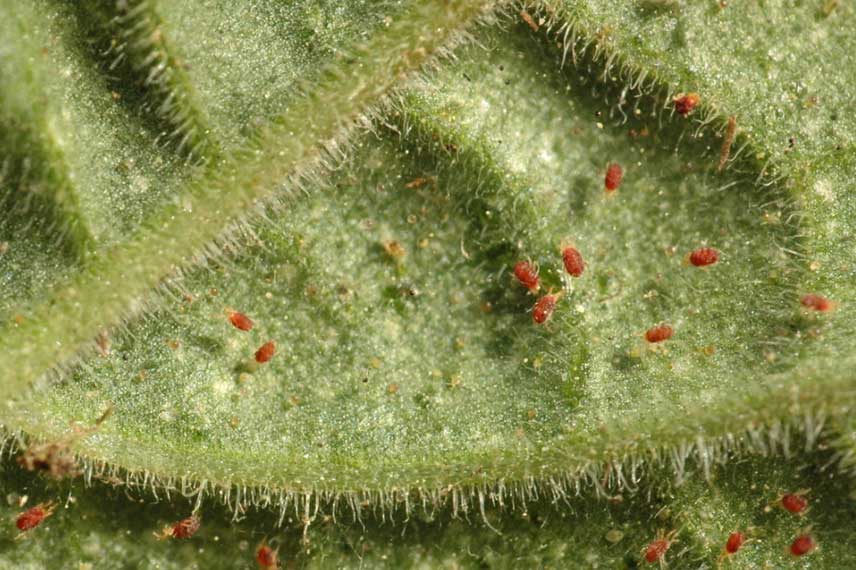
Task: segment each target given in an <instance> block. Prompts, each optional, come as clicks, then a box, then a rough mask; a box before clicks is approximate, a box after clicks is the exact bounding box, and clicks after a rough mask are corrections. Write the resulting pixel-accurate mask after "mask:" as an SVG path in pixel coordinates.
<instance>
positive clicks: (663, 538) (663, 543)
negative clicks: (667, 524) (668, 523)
mask: <svg viewBox="0 0 856 570" xmlns="http://www.w3.org/2000/svg"><path fill="white" fill-rule="evenodd" d="M676 534H677V531H674V530H673V531H671V532H670V533H669V534H663V532H662V531H660V532H658V533H657V537H656V538H655V539H654V540H653V541H651V543H650V544H648V546H646V547H645V562H648V563H649V564H653V563H654V562H659V561H661V560H663V557H664V556H665V555H666V551H667V550H669V547H670V546H672V543H673V542H675V540H674V538H675V535H676Z"/></svg>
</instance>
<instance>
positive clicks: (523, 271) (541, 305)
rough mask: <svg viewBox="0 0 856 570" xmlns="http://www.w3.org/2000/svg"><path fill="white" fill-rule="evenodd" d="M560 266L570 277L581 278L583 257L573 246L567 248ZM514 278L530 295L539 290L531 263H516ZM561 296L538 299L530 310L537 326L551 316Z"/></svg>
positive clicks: (533, 266)
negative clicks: (563, 267)
mask: <svg viewBox="0 0 856 570" xmlns="http://www.w3.org/2000/svg"><path fill="white" fill-rule="evenodd" d="M562 264H563V265H564V266H565V271H567V273H568V275H570V276H571V277H581V276H582V274H583V272H584V271H585V269H586V264H585V261H584V260H583V255H582V254H581V253H580V250H578V249H577V248H575V247H573V246H567V247H565V248H564V249H563V250H562ZM514 276H515V277H516V278H517V281H518V282H519V283H520V284H521V285H523V286H524V287H526V288H527V289H529V292H530V293H537V292H538V290H539V289H540V288H541V278H540V276H539V275H538V266H537V265H536V264H535V263H533V262H531V261H518V262H517V264H516V265H515V266H514ZM561 296H562V294H561V293H548V294H547V295H544V296H542V297H540V298H539V299H538V300H537V301H536V302H535V307H534V308H533V309H532V320H533V321H535V323H536V324H539V325H542V324H544V323H546V322H547V321H548V320H549V319H550V317H551V316H552V314H553V310H554V309H555V308H556V304H557V303H558V302H559V298H561Z"/></svg>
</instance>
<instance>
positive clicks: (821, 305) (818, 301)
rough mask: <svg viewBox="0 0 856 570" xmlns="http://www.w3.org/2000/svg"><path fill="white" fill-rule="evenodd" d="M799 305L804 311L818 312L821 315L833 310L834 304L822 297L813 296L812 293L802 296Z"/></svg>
mask: <svg viewBox="0 0 856 570" xmlns="http://www.w3.org/2000/svg"><path fill="white" fill-rule="evenodd" d="M800 304H801V305H802V306H803V307H805V308H806V309H811V310H813V311H820V312H821V313H825V312H827V311H831V310H832V309H834V308H835V303H833V302H832V301H830V300H829V299H827V298H826V297H824V296H822V295H815V294H814V293H809V294H808V295H803V296H802V298H801V299H800Z"/></svg>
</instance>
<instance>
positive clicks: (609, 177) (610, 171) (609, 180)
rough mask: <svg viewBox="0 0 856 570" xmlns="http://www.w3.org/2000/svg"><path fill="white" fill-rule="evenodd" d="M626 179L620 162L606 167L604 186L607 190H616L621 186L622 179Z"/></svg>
mask: <svg viewBox="0 0 856 570" xmlns="http://www.w3.org/2000/svg"><path fill="white" fill-rule="evenodd" d="M622 180H624V169H623V168H621V165H620V164H615V163H614V162H613V163H611V164H610V165H609V166H607V167H606V176H604V178H603V187H604V188H605V189H606V191H607V192H614V191H615V190H618V187H619V186H621V181H622Z"/></svg>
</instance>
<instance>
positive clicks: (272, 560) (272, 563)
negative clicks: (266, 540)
mask: <svg viewBox="0 0 856 570" xmlns="http://www.w3.org/2000/svg"><path fill="white" fill-rule="evenodd" d="M256 562H258V563H259V566H261V567H262V568H265V569H266V570H269V569H272V568H276V567H277V564H278V558H277V554H276V550H274V549H273V548H271V547H270V546H268V545H267V544H261V545H259V549H258V550H257V551H256Z"/></svg>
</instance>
